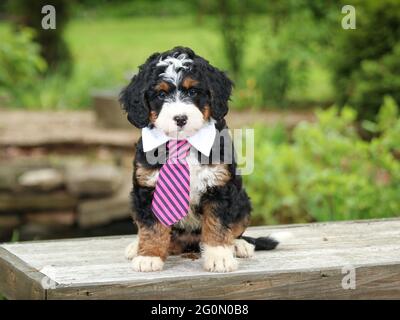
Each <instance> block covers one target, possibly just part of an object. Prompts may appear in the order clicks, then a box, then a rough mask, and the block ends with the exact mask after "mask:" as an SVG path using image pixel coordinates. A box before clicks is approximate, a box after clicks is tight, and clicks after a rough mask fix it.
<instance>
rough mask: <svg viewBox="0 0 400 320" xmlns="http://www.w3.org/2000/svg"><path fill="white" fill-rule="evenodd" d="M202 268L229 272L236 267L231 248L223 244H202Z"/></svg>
mask: <svg viewBox="0 0 400 320" xmlns="http://www.w3.org/2000/svg"><path fill="white" fill-rule="evenodd" d="M202 256H203V258H204V265H203V267H204V269H205V270H207V271H210V272H231V271H234V270H236V269H237V268H238V262H237V260H236V259H235V257H234V256H233V248H232V247H225V246H215V247H214V246H209V245H204V246H203V253H202Z"/></svg>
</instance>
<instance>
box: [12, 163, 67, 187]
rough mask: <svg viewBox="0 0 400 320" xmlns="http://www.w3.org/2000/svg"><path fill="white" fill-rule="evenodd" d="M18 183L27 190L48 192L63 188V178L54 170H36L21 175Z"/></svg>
mask: <svg viewBox="0 0 400 320" xmlns="http://www.w3.org/2000/svg"><path fill="white" fill-rule="evenodd" d="M18 183H19V184H20V185H21V186H22V187H24V188H27V189H33V190H43V191H50V190H54V189H57V188H59V187H61V186H63V184H64V177H63V174H62V173H61V172H59V171H58V170H56V169H50V168H49V169H38V170H32V171H27V172H25V173H23V174H22V175H21V176H20V177H19V178H18Z"/></svg>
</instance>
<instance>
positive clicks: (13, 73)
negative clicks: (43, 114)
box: [0, 28, 47, 106]
mask: <svg viewBox="0 0 400 320" xmlns="http://www.w3.org/2000/svg"><path fill="white" fill-rule="evenodd" d="M33 37H34V32H33V30H31V29H27V28H26V29H21V30H20V31H18V32H12V31H11V30H9V29H8V30H7V31H4V32H3V33H2V40H3V41H1V42H0V90H1V91H0V93H1V92H2V93H3V95H5V96H6V98H7V99H10V100H12V101H13V103H14V104H16V105H19V106H26V105H29V104H30V103H31V102H30V101H29V100H30V99H32V89H33V88H34V87H35V84H36V83H37V80H38V78H40V74H41V73H42V72H43V71H44V70H45V69H46V67H47V65H46V62H45V61H44V59H43V58H42V57H41V56H40V47H39V45H38V44H36V43H35V42H33V41H32V39H33Z"/></svg>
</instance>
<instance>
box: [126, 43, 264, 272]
mask: <svg viewBox="0 0 400 320" xmlns="http://www.w3.org/2000/svg"><path fill="white" fill-rule="evenodd" d="M178 73H179V75H178ZM188 77H189V78H190V79H192V81H190V83H195V84H196V92H195V93H196V94H194V95H193V96H188V95H185V92H186V91H185V88H182V87H181V84H180V83H179V81H181V80H182V79H185V78H188ZM160 81H167V82H168V83H167V84H165V83H164V84H163V85H162V86H161V85H160ZM232 86H233V83H232V81H231V80H230V79H229V78H228V77H227V75H226V74H225V73H224V72H222V71H220V70H218V69H217V68H215V67H213V66H212V65H210V64H209V62H208V61H207V60H205V59H203V58H202V57H199V56H197V55H196V54H195V53H194V52H193V51H192V50H191V49H189V48H184V47H176V48H174V49H172V50H169V51H166V52H164V53H154V54H153V55H151V56H150V57H149V58H148V59H147V61H146V62H145V63H144V64H143V65H142V66H140V67H139V72H138V74H137V75H135V76H134V77H133V78H132V80H131V82H130V83H129V85H128V86H127V87H126V88H125V89H124V90H123V91H122V92H121V95H120V102H121V104H122V106H123V109H124V110H125V111H126V113H127V116H128V120H129V121H130V122H131V123H132V124H133V125H135V126H136V127H138V128H144V127H146V126H149V127H150V128H151V127H153V126H155V125H157V122H156V121H155V122H152V120H151V119H152V118H154V117H155V118H157V116H158V115H159V114H160V112H161V111H162V108H163V106H164V101H162V99H159V98H158V96H157V95H158V94H159V90H160V89H159V88H160V87H163V88H169V87H172V88H175V89H174V90H175V91H174V92H175V93H174V95H176V96H179V95H180V96H179V97H178V99H179V102H180V101H184V102H185V101H186V103H190V105H194V106H195V107H197V108H198V109H199V110H200V111H201V112H202V113H203V115H204V119H205V121H206V120H207V119H208V113H210V114H211V117H212V118H213V119H214V120H215V128H216V130H217V132H221V131H222V130H225V129H227V126H226V123H225V120H224V117H225V115H226V114H227V112H228V101H229V98H230V95H231V92H232ZM178 88H180V89H181V90H182V92H184V94H182V93H179V90H178ZM165 94H166V93H165ZM168 99H170V98H168ZM165 101H167V99H166V100H165ZM168 102H169V100H168ZM165 103H166V102H165ZM169 107H170V106H169ZM224 137H225V139H222V138H220V140H219V138H218V135H217V138H216V141H214V145H216V146H218V147H217V148H213V149H212V151H211V154H210V156H209V157H208V159H206V161H205V163H204V158H202V162H201V166H213V165H215V164H213V163H211V159H213V155H214V154H215V153H219V155H220V157H219V159H225V158H224V156H225V154H224V152H225V148H224V144H225V143H228V144H230V147H231V150H233V143H232V141H231V140H230V139H226V136H224ZM162 152H164V154H161V153H162ZM165 152H167V153H168V151H165V148H159V149H157V150H156V155H160V156H162V157H164V159H166V158H167V157H168V154H165ZM194 156H195V157H197V158H198V159H199V161H200V159H201V154H200V152H197V154H195V155H194ZM231 156H232V155H229V157H228V159H230V160H232V159H231ZM162 157H161V158H162ZM133 165H134V173H133V189H132V192H131V198H132V208H133V212H134V219H135V221H136V222H137V223H138V225H139V226H140V228H146V229H147V230H157V228H154V226H155V225H157V224H159V222H158V220H157V218H156V217H155V216H154V214H153V213H152V210H151V202H152V195H153V192H154V187H150V186H149V185H143V184H141V180H140V179H138V176H137V175H136V170H137V168H139V167H140V168H141V170H143V168H145V169H146V172H149V173H150V172H152V171H157V170H159V169H160V168H161V166H162V164H160V163H157V164H151V163H149V162H148V161H147V160H146V154H145V153H144V151H143V144H142V139H141V138H140V139H139V141H138V143H137V145H136V154H135V159H134V164H133ZM199 165H200V164H199ZM220 165H221V167H220V168H218V169H215V170H214V171H212V170H209V171H205V173H204V174H205V176H207V174H211V173H212V172H218V174H219V175H218V176H217V177H215V176H213V179H210V181H208V183H207V184H205V185H204V186H203V187H202V188H198V190H199V191H198V193H196V197H195V198H196V199H194V198H193V199H191V214H193V215H195V216H196V217H197V220H198V221H202V220H203V221H204V220H205V219H206V220H207V228H204V229H202V224H201V223H199V225H198V227H195V228H194V227H193V225H196V224H192V225H191V226H190V228H187V229H186V228H185V224H184V223H177V224H176V225H174V226H172V228H171V230H170V232H171V238H170V241H171V243H170V244H160V246H169V248H170V253H174V254H177V253H179V252H186V251H187V250H188V249H190V248H192V249H194V250H198V249H199V241H200V239H201V241H202V246H203V248H207V249H206V251H205V259H206V260H205V268H206V269H207V270H210V271H219V272H226V271H231V270H234V269H235V268H236V262H235V260H234V259H235V258H234V253H233V251H232V253H231V252H230V251H229V250H230V249H229V250H225V251H226V252H225V251H224V252H225V253H224V254H225V255H226V257H228V258H229V259H228V260H229V263H222V262H219V261H217V260H218V259H219V258H220V257H218V254H214V252H219V251H218V250H217V249H218V248H232V250H236V251H238V250H239V249H240V248H239V249H237V248H236V247H235V246H234V240H235V239H239V238H240V237H241V235H242V233H243V232H244V231H245V228H246V227H247V225H248V221H249V220H250V212H251V204H250V199H249V197H248V196H247V194H246V191H245V190H244V188H243V185H242V178H241V176H239V175H236V163H235V161H234V159H233V161H230V162H227V163H225V164H224V163H222V164H220ZM210 169H211V167H210ZM196 172H198V171H196ZM191 182H192V180H191ZM196 183H197V182H196ZM206 229H207V230H206ZM147 234H149V232H147ZM139 235H140V232H139ZM191 235H192V236H191ZM199 235H201V236H199ZM157 236H159V235H157V234H155V237H157ZM187 239H191V240H190V243H187V246H186V245H185V242H188V241H189V240H187ZM244 239H245V240H248V242H249V241H251V240H250V239H251V238H244ZM140 241H141V240H140V238H139V242H140ZM241 241H244V240H241ZM238 243H239V242H238ZM257 245H258V243H256V246H257ZM260 245H261V243H260ZM242 247H243V245H242ZM242 247H241V248H242ZM171 248H173V250H172V251H171ZM233 248H236V249H233ZM243 248H244V247H243ZM243 248H242V249H241V250H239V251H238V252H240V253H241V254H239V255H238V256H244V255H246V254H244V253H242V252H244V251H245V252H248V251H249V250H247V249H248V248H247V247H246V248H244V249H246V250H247V251H246V250H244V249H243ZM257 249H258V247H257ZM179 250H180V251H179ZM220 251H221V250H220ZM151 255H152V254H149V256H151ZM248 255H249V254H248ZM226 259H227V258H226ZM228 260H226V261H228ZM224 261H225V260H224ZM146 263H147V260H146ZM160 266H161V264H157V268H159V267H160ZM143 268H144V269H146V270H147V269H152V268H150V267H148V266H147V265H146V266H145V267H143ZM143 268H142V266H140V267H138V265H137V263H136V264H135V266H134V269H135V270H141V269H143ZM153 269H154V268H153Z"/></svg>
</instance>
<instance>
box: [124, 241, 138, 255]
mask: <svg viewBox="0 0 400 320" xmlns="http://www.w3.org/2000/svg"><path fill="white" fill-rule="evenodd" d="M138 247H139V241H138V240H137V239H135V241H133V242H132V243H130V244H129V245H128V246H127V247H126V248H125V258H127V259H128V260H132V259H133V258H134V257H136V256H137V254H138Z"/></svg>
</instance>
